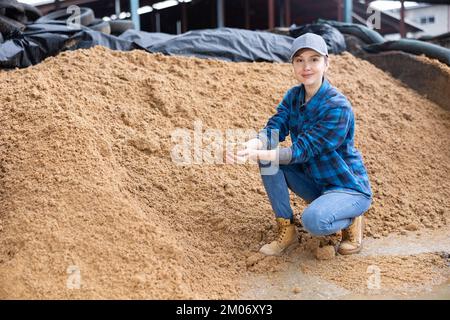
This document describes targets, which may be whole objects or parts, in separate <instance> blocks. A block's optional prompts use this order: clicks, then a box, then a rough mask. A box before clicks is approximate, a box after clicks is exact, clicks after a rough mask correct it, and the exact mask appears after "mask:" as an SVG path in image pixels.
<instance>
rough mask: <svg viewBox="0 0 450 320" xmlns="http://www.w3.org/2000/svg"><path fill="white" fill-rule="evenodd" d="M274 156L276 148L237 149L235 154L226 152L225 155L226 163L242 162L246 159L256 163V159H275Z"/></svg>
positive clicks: (275, 155)
mask: <svg viewBox="0 0 450 320" xmlns="http://www.w3.org/2000/svg"><path fill="white" fill-rule="evenodd" d="M276 157H277V151H276V150H255V149H249V148H247V149H244V150H240V151H238V152H237V154H236V155H234V154H233V153H230V152H227V155H226V159H227V163H231V164H234V163H240V164H243V163H245V162H247V161H252V162H254V163H256V162H257V161H258V160H265V161H275V160H276Z"/></svg>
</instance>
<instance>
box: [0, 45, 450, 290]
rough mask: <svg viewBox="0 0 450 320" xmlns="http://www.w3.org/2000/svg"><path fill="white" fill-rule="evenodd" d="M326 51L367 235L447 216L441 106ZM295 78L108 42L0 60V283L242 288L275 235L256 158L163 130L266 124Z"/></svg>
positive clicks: (12, 286) (436, 222)
mask: <svg viewBox="0 0 450 320" xmlns="http://www.w3.org/2000/svg"><path fill="white" fill-rule="evenodd" d="M331 63H332V65H331V70H330V74H329V79H330V81H331V82H332V83H333V84H334V85H335V86H337V87H338V88H339V89H340V90H341V91H342V92H343V93H344V94H346V95H347V96H348V98H349V100H350V101H351V102H352V104H353V107H354V111H355V114H356V119H357V132H356V144H357V147H358V148H359V149H360V150H361V151H362V154H363V156H364V159H365V163H366V166H367V168H368V170H369V173H370V178H371V182H372V185H373V190H374V203H373V207H372V208H371V209H370V211H369V212H368V213H367V218H368V219H367V224H368V228H367V235H368V236H375V237H379V236H383V235H386V234H388V233H389V232H400V231H402V230H403V229H410V230H413V229H424V228H431V229H436V228H439V227H440V226H443V225H445V224H447V223H448V221H449V216H450V202H449V201H448V199H450V180H449V179H448V177H449V176H450V147H449V146H450V112H449V111H445V109H443V108H441V107H439V106H437V105H436V104H434V103H432V102H430V101H429V100H427V99H426V98H424V97H421V96H419V95H418V94H417V93H415V92H414V91H412V90H411V89H409V88H407V87H405V86H404V85H402V84H401V83H400V82H398V81H396V80H395V79H393V78H392V77H390V76H388V75H387V74H385V73H384V72H382V71H380V70H379V69H376V68H375V67H374V66H372V65H371V64H369V63H368V62H365V61H362V60H359V59H357V58H355V57H353V56H351V55H350V54H344V55H341V56H333V57H332V58H331ZM294 84H295V82H294V79H293V77H292V74H291V67H290V65H287V64H269V63H226V62H220V61H208V60H200V59H195V58H185V57H166V56H162V55H159V54H156V55H152V54H148V53H146V52H143V51H133V52H114V51H110V50H108V49H105V48H102V47H96V48H94V49H89V50H78V51H75V52H66V53H62V54H60V55H58V56H57V57H55V58H49V59H47V60H46V61H45V62H43V63H41V64H39V65H37V66H34V67H31V68H28V69H23V70H15V71H11V72H5V71H1V72H0V127H1V128H2V129H1V131H0V298H233V297H236V296H237V292H238V289H239V281H240V277H241V276H242V274H243V273H244V272H245V271H246V268H247V266H246V259H247V257H248V256H250V255H251V254H252V253H253V252H254V251H256V250H257V249H258V248H259V246H260V244H261V243H262V242H263V241H265V240H267V239H268V238H270V237H271V236H272V235H273V228H272V226H273V224H274V222H273V218H272V217H273V216H272V211H271V209H270V205H269V202H268V200H267V198H266V196H265V192H264V190H263V187H262V183H261V180H260V177H259V174H258V170H257V168H256V167H255V166H251V165H239V166H231V165H192V166H178V165H176V164H174V163H173V162H172V160H171V155H170V151H171V148H172V142H171V133H172V132H173V130H174V129H175V128H188V129H193V125H194V121H195V120H201V121H202V122H203V129H208V128H212V129H216V128H217V129H223V130H225V129H228V128H252V129H260V128H262V127H263V126H264V124H265V122H266V120H267V118H268V117H269V116H270V115H271V114H272V113H273V112H274V108H275V106H276V105H277V103H278V102H279V100H280V99H281V97H282V96H283V93H284V92H285V91H286V90H287V89H288V88H290V87H291V86H292V85H294ZM304 205H305V204H304V203H303V202H302V201H298V200H296V206H295V207H294V208H295V210H296V211H297V212H299V211H301V210H302V208H303V207H304ZM329 263H331V262H329ZM394 264H395V263H394ZM324 266H325V267H326V266H328V268H333V266H332V263H331V266H329V265H328V264H327V265H324ZM73 270H76V271H75V275H76V276H79V277H80V278H81V289H80V290H70V289H68V288H67V279H68V276H70V277H71V276H73V275H74V274H73V272H74V271H73Z"/></svg>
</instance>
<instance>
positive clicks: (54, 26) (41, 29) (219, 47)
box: [0, 22, 293, 68]
mask: <svg viewBox="0 0 450 320" xmlns="http://www.w3.org/2000/svg"><path fill="white" fill-rule="evenodd" d="M292 41H293V38H291V37H288V36H283V35H277V34H273V33H268V32H257V31H249V30H242V29H232V28H221V29H205V30H195V31H189V32H186V33H183V34H181V35H177V36H174V35H169V34H163V33H148V32H138V31H135V30H129V31H126V32H124V33H123V34H122V35H120V36H119V37H116V36H112V35H106V34H103V33H101V32H98V31H93V30H91V29H89V28H86V27H83V26H81V28H80V29H72V28H69V27H68V26H66V25H65V24H64V23H57V22H55V23H50V24H38V23H37V24H31V25H28V26H27V29H26V30H25V32H23V33H18V34H15V35H14V37H13V38H10V39H8V40H6V41H5V42H3V43H0V67H2V68H24V67H28V66H30V65H34V64H37V63H39V62H40V61H42V60H44V59H45V58H47V57H49V56H52V55H55V54H57V53H58V52H60V51H63V50H76V49H80V48H90V47H93V46H96V45H102V46H105V47H108V48H110V49H113V50H121V51H129V50H132V49H144V50H147V51H149V52H160V53H163V54H166V55H184V56H194V57H199V58H214V59H221V60H226V61H234V62H244V61H247V62H251V61H267V62H287V61H288V59H289V50H290V47H291V44H292Z"/></svg>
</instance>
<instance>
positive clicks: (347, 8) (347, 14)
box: [344, 0, 353, 23]
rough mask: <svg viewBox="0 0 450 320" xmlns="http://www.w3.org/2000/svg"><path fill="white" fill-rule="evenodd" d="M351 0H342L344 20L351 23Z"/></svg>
mask: <svg viewBox="0 0 450 320" xmlns="http://www.w3.org/2000/svg"><path fill="white" fill-rule="evenodd" d="M352 12H353V1H352V0H344V21H345V22H347V23H352Z"/></svg>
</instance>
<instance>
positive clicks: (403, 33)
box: [400, 0, 406, 38]
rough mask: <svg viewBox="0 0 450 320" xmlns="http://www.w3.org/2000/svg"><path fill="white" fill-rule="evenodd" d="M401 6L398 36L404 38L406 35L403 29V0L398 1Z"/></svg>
mask: <svg viewBox="0 0 450 320" xmlns="http://www.w3.org/2000/svg"><path fill="white" fill-rule="evenodd" d="M400 3H401V7H400V37H402V38H405V37H406V30H405V3H404V1H403V0H401V1H400Z"/></svg>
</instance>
